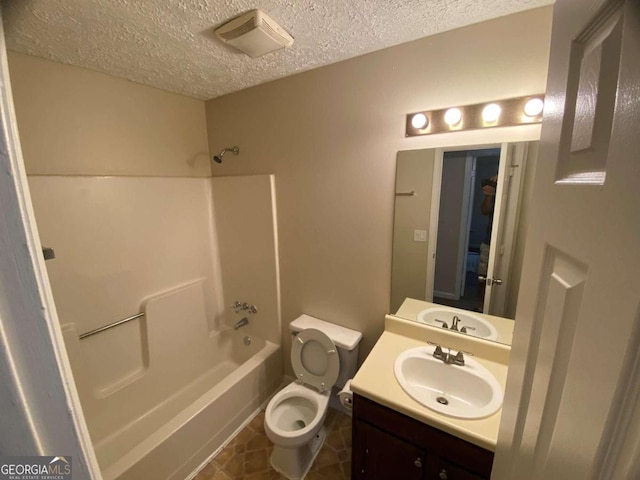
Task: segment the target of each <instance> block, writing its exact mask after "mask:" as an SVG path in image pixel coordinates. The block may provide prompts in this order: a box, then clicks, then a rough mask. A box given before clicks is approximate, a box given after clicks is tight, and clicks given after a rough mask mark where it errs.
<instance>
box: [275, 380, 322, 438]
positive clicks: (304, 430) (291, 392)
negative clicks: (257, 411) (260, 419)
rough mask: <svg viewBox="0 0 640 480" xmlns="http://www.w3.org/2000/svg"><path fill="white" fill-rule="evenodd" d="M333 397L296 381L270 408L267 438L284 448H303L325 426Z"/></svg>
mask: <svg viewBox="0 0 640 480" xmlns="http://www.w3.org/2000/svg"><path fill="white" fill-rule="evenodd" d="M329 395H330V392H325V393H320V392H317V391H314V390H311V389H310V388H307V387H305V386H303V385H300V384H298V383H296V382H293V383H290V384H289V385H287V386H286V387H285V388H283V389H282V390H280V391H279V392H278V393H277V394H276V395H275V396H274V397H273V398H272V399H271V401H270V402H269V405H267V410H266V411H265V431H266V433H267V437H269V439H270V440H271V441H272V442H273V443H274V445H279V446H281V447H289V448H290V447H300V446H302V445H304V444H306V443H309V442H310V441H311V440H312V439H313V438H314V437H315V436H316V434H317V433H318V431H319V430H320V428H321V427H322V424H323V422H324V419H325V417H326V415H327V406H328V404H329ZM266 418H269V421H266Z"/></svg>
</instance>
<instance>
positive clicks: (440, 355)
mask: <svg viewBox="0 0 640 480" xmlns="http://www.w3.org/2000/svg"><path fill="white" fill-rule="evenodd" d="M427 343H428V344H429V345H433V346H435V347H436V348H435V350H434V351H433V358H437V359H438V360H442V362H443V363H445V364H447V365H458V366H460V367H463V366H464V354H466V355H469V356H473V353H471V352H465V351H464V350H460V351H459V352H458V353H456V354H455V355H454V354H453V353H451V349H450V348H448V347H445V348H446V349H447V350H448V351H447V353H445V352H444V351H443V350H442V347H441V346H440V345H438V344H437V343H433V342H429V341H427Z"/></svg>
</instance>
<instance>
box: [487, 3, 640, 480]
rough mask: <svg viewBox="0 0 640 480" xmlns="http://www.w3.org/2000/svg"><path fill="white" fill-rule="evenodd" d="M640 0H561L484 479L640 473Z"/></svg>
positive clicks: (629, 476) (625, 476)
mask: <svg viewBox="0 0 640 480" xmlns="http://www.w3.org/2000/svg"><path fill="white" fill-rule="evenodd" d="M639 52H640V2H638V1H637V0H633V1H632V0H628V1H626V2H625V1H611V2H605V1H603V0H599V1H585V0H559V1H558V3H556V5H555V10H554V19H553V33H552V41H551V59H550V65H549V79H548V85H547V96H546V99H547V105H546V107H545V116H544V121H543V126H542V138H541V143H540V153H539V157H538V164H537V168H536V175H535V180H534V186H533V203H534V205H533V206H532V209H531V221H530V224H529V230H528V234H527V250H526V254H525V263H524V269H523V278H522V283H521V288H520V292H521V293H520V296H519V299H518V308H517V312H516V322H515V332H514V341H513V346H512V354H511V365H510V369H509V376H508V380H507V389H506V396H505V403H504V406H503V412H502V423H501V426H500V434H499V438H498V448H497V452H496V461H495V463H494V471H493V476H492V478H494V479H499V480H507V479H590V478H594V479H595V478H612V479H635V478H640V408H639V405H640V348H638V347H639V342H640V187H639V182H640V160H639V159H638V155H639V152H640V102H639V95H640V56H639V55H640V53H639Z"/></svg>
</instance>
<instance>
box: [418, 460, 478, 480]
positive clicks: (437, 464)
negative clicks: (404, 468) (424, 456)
mask: <svg viewBox="0 0 640 480" xmlns="http://www.w3.org/2000/svg"><path fill="white" fill-rule="evenodd" d="M460 460H461V463H464V458H461V459H460ZM426 480H486V479H485V477H480V476H478V475H476V474H474V473H471V472H469V471H468V470H465V469H464V468H461V467H459V466H457V465H455V464H453V463H450V462H448V461H447V460H445V459H444V458H439V457H433V456H432V457H429V465H428V467H427V475H426Z"/></svg>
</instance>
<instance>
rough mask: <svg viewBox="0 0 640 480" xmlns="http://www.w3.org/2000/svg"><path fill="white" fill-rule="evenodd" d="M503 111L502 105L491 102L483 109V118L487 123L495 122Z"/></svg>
mask: <svg viewBox="0 0 640 480" xmlns="http://www.w3.org/2000/svg"><path fill="white" fill-rule="evenodd" d="M501 111H502V109H501V108H500V105H497V104H495V103H490V104H489V105H487V106H486V107H484V109H483V110H482V119H483V120H484V121H485V122H487V123H493V122H495V121H496V120H498V117H499V116H500V112H501Z"/></svg>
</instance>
